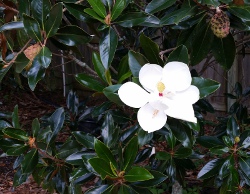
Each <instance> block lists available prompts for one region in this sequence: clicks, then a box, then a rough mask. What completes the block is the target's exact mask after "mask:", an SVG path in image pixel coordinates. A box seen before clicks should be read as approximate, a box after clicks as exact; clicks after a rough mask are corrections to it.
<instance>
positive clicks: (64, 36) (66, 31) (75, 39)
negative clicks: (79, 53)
mask: <svg viewBox="0 0 250 194" xmlns="http://www.w3.org/2000/svg"><path fill="white" fill-rule="evenodd" d="M55 38H56V40H57V41H59V42H60V43H62V44H65V45H67V46H77V45H79V44H85V43H88V42H89V41H91V39H92V37H91V36H90V35H89V34H88V33H87V32H85V31H84V30H83V29H81V28H80V27H78V26H74V25H68V26H64V27H62V28H60V29H59V30H58V31H57V33H56V35H55Z"/></svg>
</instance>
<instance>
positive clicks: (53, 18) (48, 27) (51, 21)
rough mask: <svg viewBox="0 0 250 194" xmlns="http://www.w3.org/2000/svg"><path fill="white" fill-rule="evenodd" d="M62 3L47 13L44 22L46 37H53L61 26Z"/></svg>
mask: <svg viewBox="0 0 250 194" xmlns="http://www.w3.org/2000/svg"><path fill="white" fill-rule="evenodd" d="M62 8H63V6H62V3H57V4H55V5H54V6H53V7H52V9H51V10H50V12H49V16H48V18H47V20H46V22H45V26H44V27H45V29H44V30H45V32H46V37H47V38H49V37H51V36H54V35H55V34H56V32H57V30H58V28H59V26H60V25H61V21H62V12H63V10H62Z"/></svg>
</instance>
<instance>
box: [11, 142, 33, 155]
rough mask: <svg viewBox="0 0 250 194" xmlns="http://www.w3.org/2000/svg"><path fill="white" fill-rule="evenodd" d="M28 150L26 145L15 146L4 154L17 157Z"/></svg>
mask: <svg viewBox="0 0 250 194" xmlns="http://www.w3.org/2000/svg"><path fill="white" fill-rule="evenodd" d="M28 149H29V146H28V145H26V144H23V145H20V146H15V147H13V148H10V149H8V151H7V152H6V154H7V155H9V156H19V155H21V154H23V153H24V152H26V151H27V150H28Z"/></svg>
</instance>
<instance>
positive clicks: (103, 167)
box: [88, 158, 115, 179]
mask: <svg viewBox="0 0 250 194" xmlns="http://www.w3.org/2000/svg"><path fill="white" fill-rule="evenodd" d="M88 162H89V163H90V165H91V166H92V167H93V169H94V170H95V171H96V172H97V173H98V174H99V175H100V176H101V178H102V179H105V178H106V177H107V176H109V177H115V175H114V174H113V172H112V170H111V168H110V165H109V163H108V162H107V161H106V160H104V159H102V158H91V159H89V160H88Z"/></svg>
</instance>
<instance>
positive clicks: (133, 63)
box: [128, 50, 148, 77]
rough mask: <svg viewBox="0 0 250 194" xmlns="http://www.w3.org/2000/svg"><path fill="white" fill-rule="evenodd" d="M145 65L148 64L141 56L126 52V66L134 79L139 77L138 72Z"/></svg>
mask: <svg viewBox="0 0 250 194" xmlns="http://www.w3.org/2000/svg"><path fill="white" fill-rule="evenodd" d="M146 63H148V61H147V59H146V58H145V57H144V56H143V55H142V54H140V53H136V52H134V51H132V50H130V51H129V52H128V64H129V68H130V71H131V72H132V74H133V76H134V77H139V71H140V69H141V67H142V66H143V65H145V64H146Z"/></svg>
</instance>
